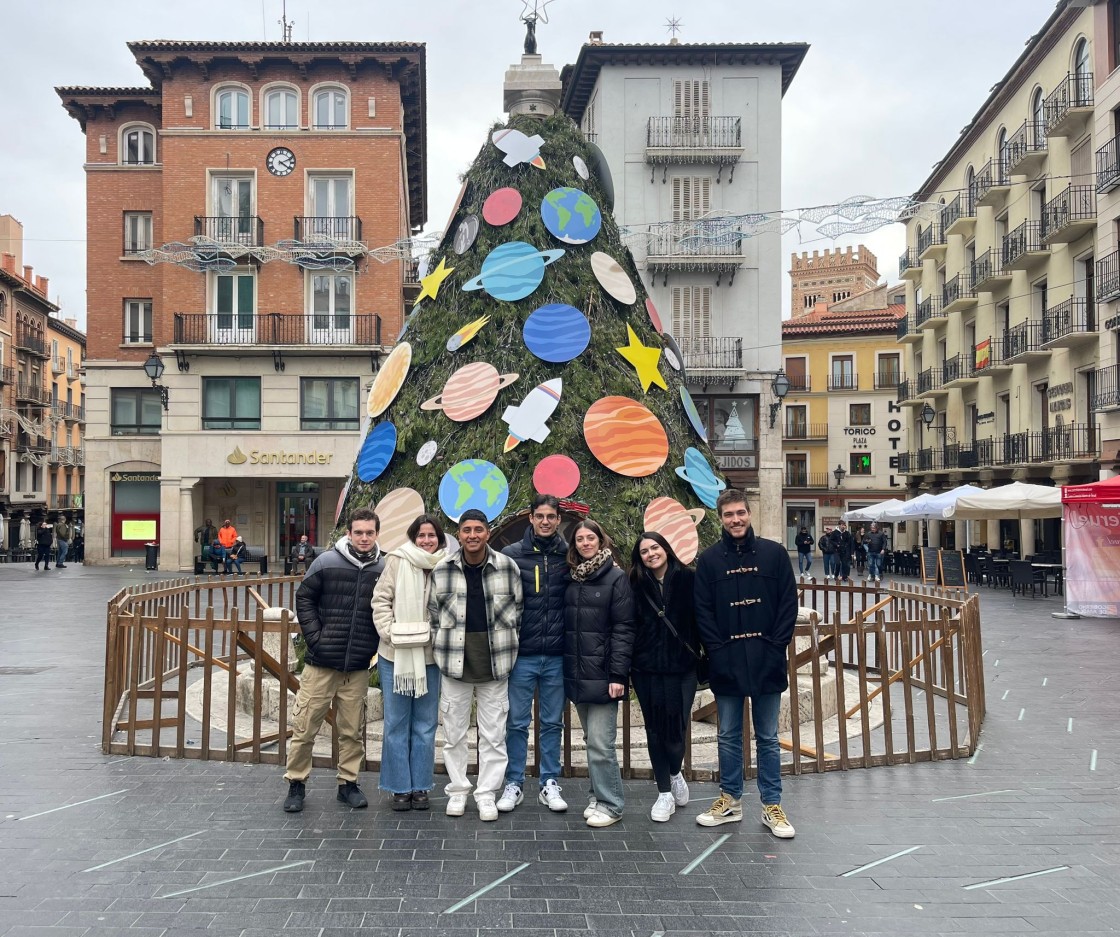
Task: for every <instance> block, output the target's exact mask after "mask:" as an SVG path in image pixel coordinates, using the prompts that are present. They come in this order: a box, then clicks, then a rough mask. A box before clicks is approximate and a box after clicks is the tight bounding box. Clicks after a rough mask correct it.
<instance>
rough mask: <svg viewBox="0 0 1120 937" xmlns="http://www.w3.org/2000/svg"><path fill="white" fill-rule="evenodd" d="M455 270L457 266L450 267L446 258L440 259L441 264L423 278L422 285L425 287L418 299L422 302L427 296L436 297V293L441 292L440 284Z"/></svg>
mask: <svg viewBox="0 0 1120 937" xmlns="http://www.w3.org/2000/svg"><path fill="white" fill-rule="evenodd" d="M454 272H455V268H454V267H448V266H447V262H446V260H440V262H439V266H438V267H436V269H435V270H433V271H432V272H431V273H429V274H428V275H427V276H426V277H423V278H421V280H420V285H421V286H422V287H423V289H422V290H420V295H419V296H417V297H416V301H417V302H420V300H422V299H423V298H424V297H425V296H430V297H431V298H432V299H435V298H436V294H438V293H439V288H440V286H442V285H443V281H444V280H446V279H447V278H448V277H449V276H451V274H452V273H454Z"/></svg>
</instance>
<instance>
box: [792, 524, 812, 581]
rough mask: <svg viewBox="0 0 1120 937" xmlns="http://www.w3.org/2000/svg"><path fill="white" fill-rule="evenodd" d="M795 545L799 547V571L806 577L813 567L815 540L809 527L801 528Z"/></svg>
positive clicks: (795, 539) (794, 542)
mask: <svg viewBox="0 0 1120 937" xmlns="http://www.w3.org/2000/svg"><path fill="white" fill-rule="evenodd" d="M793 545H794V546H795V547H797V571H798V572H799V573H800V574H802V575H804V574H805V573H807V572H809V570H810V569H812V566H813V538H812V536H811V535H810V534H809V528H808V527H802V528H801V530H800V531H799V532H798V534H797V536H796V537H794V539H793Z"/></svg>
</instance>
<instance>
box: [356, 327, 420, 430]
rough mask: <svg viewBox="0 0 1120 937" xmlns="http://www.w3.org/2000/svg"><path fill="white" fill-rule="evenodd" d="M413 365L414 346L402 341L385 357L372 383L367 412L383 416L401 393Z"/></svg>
mask: <svg viewBox="0 0 1120 937" xmlns="http://www.w3.org/2000/svg"><path fill="white" fill-rule="evenodd" d="M411 365H412V346H411V345H410V344H409V343H408V342H401V343H400V344H399V345H397V346H396V348H394V349H393V350H392V351H391V352H389V357H388V358H386V359H385V363H384V364H383V365H381V369H380V370H379V371H378V372H377V377H375V378H374V379H373V384H372V385H370V389H369V396H368V397H367V398H366V413H368V414H369V415H370V416H371V417H377V416H381V414H382V413H384V412H385V411H386V410H387V409H388V408H389V404H391V403H392V402H393V400H394V399H396V396H397V394H398V393H400V389H401V385H403V384H404V379H405V376H406V375H407V374H408V369H409V367H410V366H411Z"/></svg>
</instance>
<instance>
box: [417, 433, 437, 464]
mask: <svg viewBox="0 0 1120 937" xmlns="http://www.w3.org/2000/svg"><path fill="white" fill-rule="evenodd" d="M437 449H439V444H438V443H437V442H436V441H435V440H434V439H429V440H428V441H427V442H426V443H424V445H422V446H421V447H420V451H419V452H417V453H416V464H417V465H419V466H421V467H423V466H425V465H427V464H428V463H429V462H431V461H432V459H434V458H435V457H436V450H437Z"/></svg>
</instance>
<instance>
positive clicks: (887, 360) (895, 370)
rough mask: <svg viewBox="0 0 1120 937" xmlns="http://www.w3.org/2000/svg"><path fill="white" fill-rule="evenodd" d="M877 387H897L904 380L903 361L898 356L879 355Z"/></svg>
mask: <svg viewBox="0 0 1120 937" xmlns="http://www.w3.org/2000/svg"><path fill="white" fill-rule="evenodd" d="M876 378H877V380H876V382H875V385H876V387H897V386H898V385H899V382H900V381H901V380H902V368H901V361H900V358H899V356H898V355H897V354H889V355H879V373H878V374H877V375H876Z"/></svg>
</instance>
